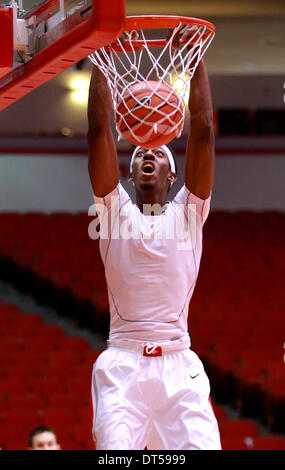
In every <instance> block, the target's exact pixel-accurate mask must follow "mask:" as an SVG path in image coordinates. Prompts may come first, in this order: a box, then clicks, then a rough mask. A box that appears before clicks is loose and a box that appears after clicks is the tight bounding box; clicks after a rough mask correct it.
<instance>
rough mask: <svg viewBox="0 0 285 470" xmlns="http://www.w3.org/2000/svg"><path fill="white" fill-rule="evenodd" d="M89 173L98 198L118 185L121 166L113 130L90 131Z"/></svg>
mask: <svg viewBox="0 0 285 470" xmlns="http://www.w3.org/2000/svg"><path fill="white" fill-rule="evenodd" d="M88 171H89V176H90V181H91V184H92V189H93V193H94V194H95V195H96V196H99V197H103V196H105V195H106V194H109V193H111V191H113V189H114V188H116V186H117V185H118V182H119V165H118V157H117V150H116V146H115V142H114V137H113V134H112V131H111V128H107V129H104V128H103V129H99V130H96V131H94V130H92V131H90V130H89V132H88Z"/></svg>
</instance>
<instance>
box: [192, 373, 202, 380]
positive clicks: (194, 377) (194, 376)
mask: <svg viewBox="0 0 285 470" xmlns="http://www.w3.org/2000/svg"><path fill="white" fill-rule="evenodd" d="M199 374H200V372H198V374H196V375H193V376H192V375H190V377H191V379H196V377H198V375H199Z"/></svg>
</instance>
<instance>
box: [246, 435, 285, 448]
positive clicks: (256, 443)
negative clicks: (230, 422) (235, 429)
mask: <svg viewBox="0 0 285 470" xmlns="http://www.w3.org/2000/svg"><path fill="white" fill-rule="evenodd" d="M253 450H285V438H284V437H281V436H274V435H272V436H257V437H255V438H254V440H253Z"/></svg>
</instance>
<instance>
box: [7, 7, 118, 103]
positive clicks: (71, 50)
mask: <svg viewBox="0 0 285 470" xmlns="http://www.w3.org/2000/svg"><path fill="white" fill-rule="evenodd" d="M62 1H65V2H67V1H70V2H71V0H59V2H57V0H47V1H45V2H42V3H41V4H39V5H38V6H36V7H34V8H33V9H32V10H31V11H30V12H28V13H26V14H24V15H23V16H22V19H21V22H22V21H23V20H25V21H26V28H29V27H31V29H33V28H35V27H37V30H38V29H39V27H41V26H40V25H42V28H43V29H42V34H39V35H37V36H36V37H33V36H31V35H30V38H29V42H30V44H29V48H30V50H32V51H33V52H32V56H31V58H29V60H27V61H26V62H25V60H24V59H23V62H24V63H23V64H22V65H19V66H18V67H16V68H14V69H12V70H10V71H9V72H8V73H6V74H5V75H3V76H2V77H1V78H0V110H2V109H4V108H6V107H8V106H10V105H11V104H13V103H14V102H15V101H17V100H18V99H20V98H21V97H22V96H24V95H26V94H28V93H29V92H31V91H32V90H34V89H35V88H38V87H39V86H41V85H42V84H44V83H46V82H47V81H49V80H51V79H52V78H54V77H56V76H57V75H58V74H60V73H61V72H63V71H64V70H66V69H67V68H69V67H71V66H72V65H74V64H76V63H77V62H79V61H80V60H81V59H83V58H85V57H87V56H88V55H89V54H90V53H92V52H93V51H95V50H98V49H100V48H101V47H102V46H106V45H108V44H111V43H112V42H114V41H115V40H116V38H117V37H118V36H119V34H120V32H121V31H122V30H123V29H124V21H125V0H109V1H108V2H106V0H92V7H91V5H88V3H87V2H86V3H85V2H84V4H83V6H81V8H78V9H75V10H74V11H73V13H71V14H70V15H69V16H68V15H66V16H65V17H64V18H63V20H61V21H58V22H56V23H55V24H54V25H53V27H52V28H50V29H49V30H48V31H46V29H47V22H48V21H51V17H52V14H51V13H49V12H50V9H54V8H55V5H56V3H57V4H58V3H62ZM81 5H82V4H81ZM8 8H9V7H8ZM11 8H12V7H11ZM57 10H58V9H57ZM27 24H28V26H27ZM29 24H31V26H29ZM31 37H32V44H31ZM14 38H15V34H14ZM2 44H3V42H2ZM21 49H22V50H23V51H24V50H25V46H24V45H23V46H22V47H21ZM24 53H25V52H24Z"/></svg>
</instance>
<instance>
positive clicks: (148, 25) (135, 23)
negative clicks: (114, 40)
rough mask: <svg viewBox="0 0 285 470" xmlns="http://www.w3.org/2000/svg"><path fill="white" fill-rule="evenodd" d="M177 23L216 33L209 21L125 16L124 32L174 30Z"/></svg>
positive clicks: (182, 17) (186, 17) (153, 16)
mask: <svg viewBox="0 0 285 470" xmlns="http://www.w3.org/2000/svg"><path fill="white" fill-rule="evenodd" d="M179 23H182V24H184V25H187V24H188V25H191V26H206V28H207V29H208V30H209V31H210V32H211V33H213V34H214V33H215V31H216V27H215V25H214V24H213V23H211V22H210V21H206V20H201V19H200V18H190V17H188V16H168V15H145V16H126V19H125V28H124V31H131V30H132V29H157V28H175V27H176V26H178V25H179Z"/></svg>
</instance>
